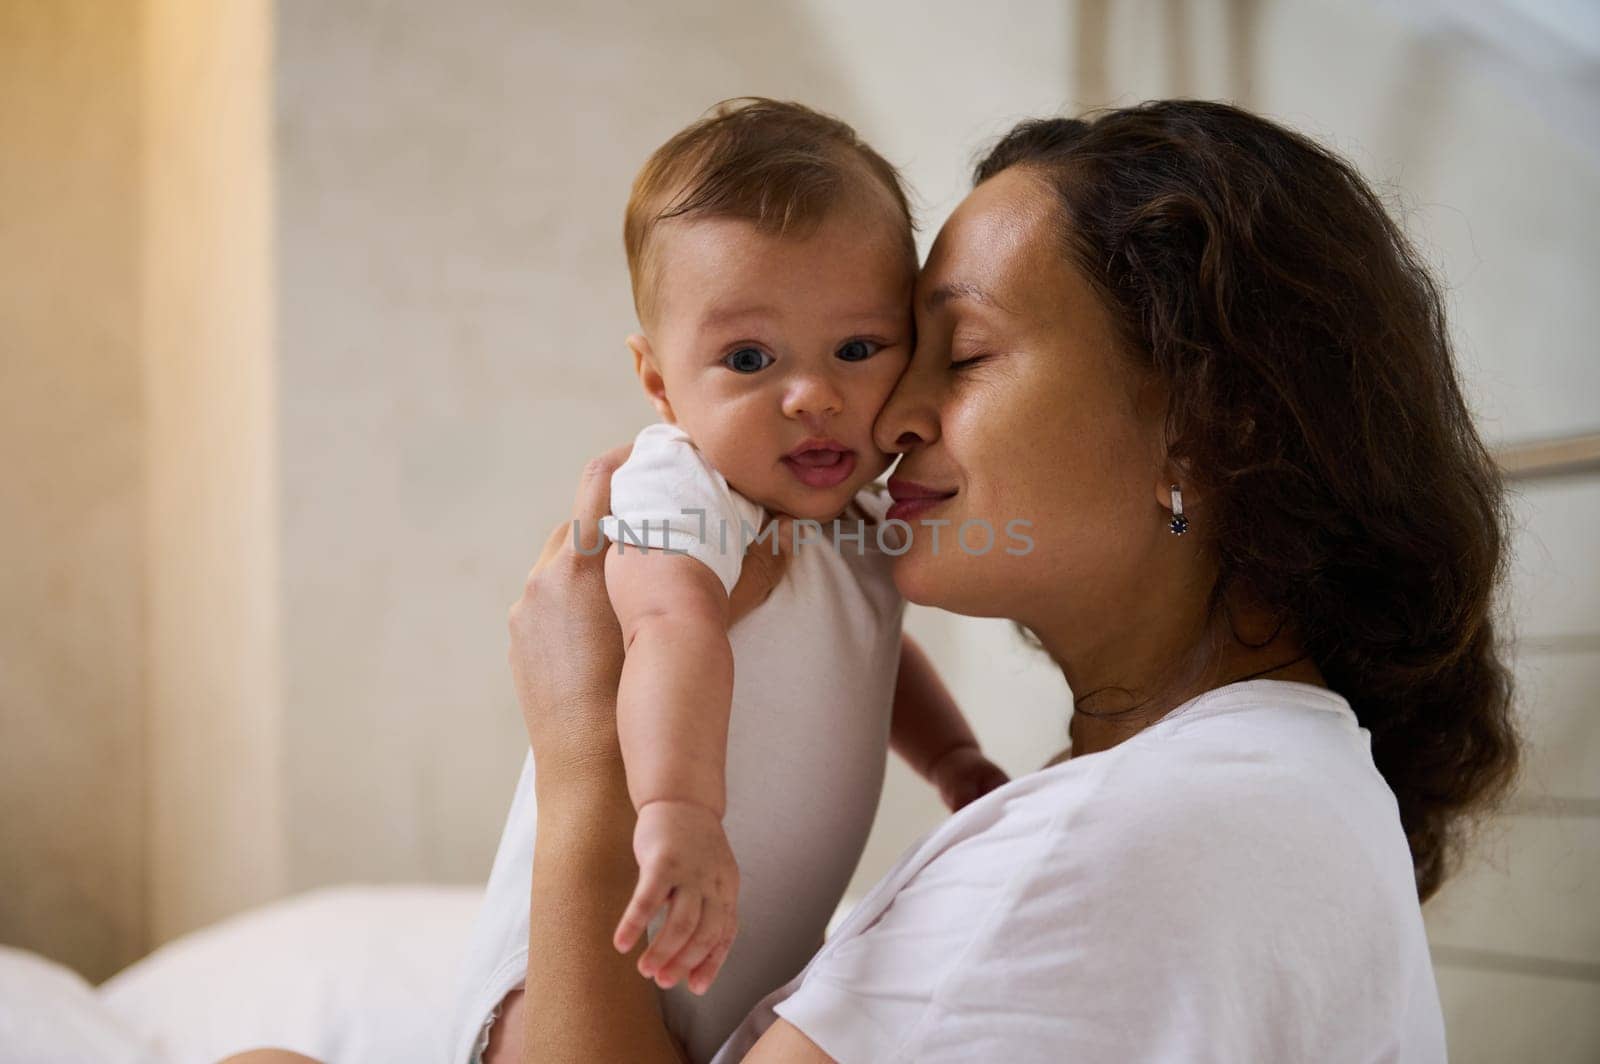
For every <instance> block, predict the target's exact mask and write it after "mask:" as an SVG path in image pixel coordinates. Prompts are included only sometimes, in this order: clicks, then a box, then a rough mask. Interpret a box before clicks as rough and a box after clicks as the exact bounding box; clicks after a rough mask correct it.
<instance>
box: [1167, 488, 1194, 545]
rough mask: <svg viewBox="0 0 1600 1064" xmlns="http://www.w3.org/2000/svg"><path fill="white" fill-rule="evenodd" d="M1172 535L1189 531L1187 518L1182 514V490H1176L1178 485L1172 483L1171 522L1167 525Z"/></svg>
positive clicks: (1179, 534)
mask: <svg viewBox="0 0 1600 1064" xmlns="http://www.w3.org/2000/svg"><path fill="white" fill-rule="evenodd" d="M1167 527H1168V528H1169V529H1171V530H1172V534H1173V535H1174V536H1181V535H1183V534H1184V533H1185V532H1187V531H1189V519H1188V518H1187V517H1185V516H1183V492H1181V491H1179V490H1178V485H1176V484H1174V485H1172V522H1171V523H1170V524H1168V525H1167Z"/></svg>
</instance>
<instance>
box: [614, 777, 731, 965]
mask: <svg viewBox="0 0 1600 1064" xmlns="http://www.w3.org/2000/svg"><path fill="white" fill-rule="evenodd" d="M633 855H634V857H635V859H637V860H638V862H639V883H638V886H636V887H635V888H634V891H633V898H632V900H630V901H629V902H628V909H627V912H625V913H623V915H622V922H621V923H619V924H618V925H617V931H616V935H615V936H614V938H613V939H612V944H613V945H615V946H616V947H617V951H618V952H619V953H627V952H628V951H629V950H631V949H632V948H633V947H634V944H635V943H637V942H638V941H639V936H640V935H642V934H643V933H644V931H645V928H646V927H647V926H648V925H649V923H650V921H651V919H652V918H653V917H654V916H655V915H656V913H657V912H659V911H660V910H661V907H662V906H663V905H667V906H669V909H668V912H667V919H666V921H665V922H664V923H663V924H662V925H661V930H660V931H659V932H657V934H656V937H655V939H654V941H652V942H651V943H650V946H649V948H648V949H646V950H645V951H644V954H643V955H642V956H641V957H640V958H639V974H640V975H642V976H644V977H645V978H646V979H651V978H653V979H655V981H656V985H657V986H659V987H661V988H662V989H663V990H665V989H667V988H668V987H671V986H675V985H676V984H677V983H678V981H679V980H680V979H683V978H685V977H687V979H688V981H689V989H690V990H692V991H694V993H696V994H704V993H705V992H706V988H707V987H709V986H710V985H711V983H712V981H713V980H715V979H716V977H717V971H718V969H720V968H721V967H722V962H723V961H724V960H726V959H727V957H728V949H729V948H730V947H731V946H732V945H733V936H734V931H735V930H736V929H737V926H738V921H737V918H736V913H737V906H738V898H739V866H738V865H737V864H735V863H734V859H733V849H732V847H731V846H729V845H728V836H727V834H726V833H724V832H723V830H722V821H721V819H720V818H719V817H718V816H717V814H716V813H714V812H712V811H711V810H710V809H708V808H706V807H705V806H703V805H699V804H697V803H695V802H671V801H655V802H646V803H645V804H644V808H642V809H640V810H639V822H638V824H637V826H636V827H635V828H634V831H633Z"/></svg>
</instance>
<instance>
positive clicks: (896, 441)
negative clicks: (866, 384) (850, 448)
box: [872, 356, 939, 454]
mask: <svg viewBox="0 0 1600 1064" xmlns="http://www.w3.org/2000/svg"><path fill="white" fill-rule="evenodd" d="M924 378H925V374H922V373H918V372H917V363H916V358H915V356H913V358H912V362H911V366H910V367H909V368H908V369H907V370H906V372H905V373H903V374H902V375H901V377H900V380H899V382H898V383H897V384H895V386H894V391H893V392H890V393H889V401H888V402H886V403H884V404H883V409H882V410H881V411H879V413H878V420H877V421H875V422H874V423H873V425H872V440H873V443H874V444H876V445H877V448H878V450H880V451H882V452H884V453H885V454H904V453H905V452H907V451H909V450H912V449H913V448H915V447H917V446H919V445H924V444H929V443H932V442H933V441H934V440H936V439H938V438H939V408H938V405H937V404H936V403H935V402H934V398H935V397H934V394H933V389H932V387H931V384H932V382H931V381H927V380H925V379H924Z"/></svg>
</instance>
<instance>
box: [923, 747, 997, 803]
mask: <svg viewBox="0 0 1600 1064" xmlns="http://www.w3.org/2000/svg"><path fill="white" fill-rule="evenodd" d="M928 779H929V780H930V781H931V782H932V783H933V785H934V786H935V787H938V788H939V797H941V798H943V799H944V804H945V805H947V806H949V807H950V811H951V812H952V813H953V812H955V811H956V810H957V809H960V808H961V807H962V806H964V805H966V804H967V803H968V802H972V801H976V800H977V799H979V798H982V797H983V796H984V795H986V794H988V793H989V792H990V791H992V790H994V789H995V788H996V787H999V786H1000V785H1001V784H1004V783H1010V782H1011V777H1010V776H1007V775H1006V773H1005V770H1004V769H1002V768H1001V767H1000V766H999V765H997V764H995V763H994V762H993V761H990V760H989V759H988V758H987V757H984V756H983V751H981V750H979V749H978V748H977V747H976V746H958V747H955V748H954V749H952V750H948V751H946V752H945V753H943V754H941V755H940V756H939V760H937V761H935V762H934V763H933V765H932V766H931V767H930V768H929V769H928Z"/></svg>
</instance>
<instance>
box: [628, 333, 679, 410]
mask: <svg viewBox="0 0 1600 1064" xmlns="http://www.w3.org/2000/svg"><path fill="white" fill-rule="evenodd" d="M627 344H628V350H629V351H631V352H633V372H634V373H635V374H637V375H638V377H639V383H640V384H641V385H643V386H644V394H645V398H647V399H649V400H650V405H651V406H653V407H655V408H656V413H657V414H659V415H660V416H661V420H662V421H665V422H666V423H667V424H669V425H675V424H677V418H675V417H673V414H672V403H671V402H669V401H668V399H667V382H666V380H665V379H664V378H663V377H662V376H661V365H660V363H658V362H657V361H656V354H655V350H654V349H653V348H652V347H651V346H650V338H649V337H648V336H645V335H644V334H643V333H633V334H632V335H631V336H629V337H628V340H627Z"/></svg>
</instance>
